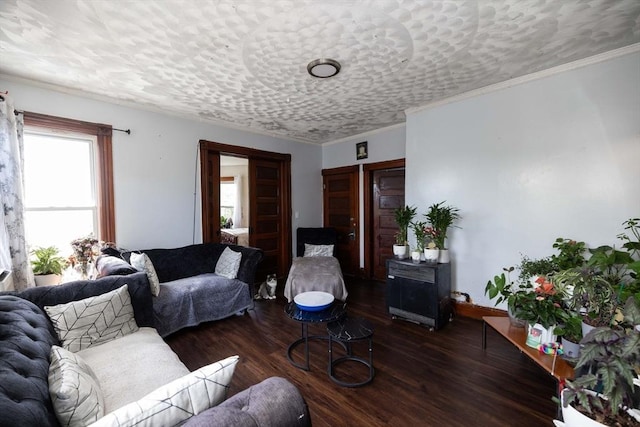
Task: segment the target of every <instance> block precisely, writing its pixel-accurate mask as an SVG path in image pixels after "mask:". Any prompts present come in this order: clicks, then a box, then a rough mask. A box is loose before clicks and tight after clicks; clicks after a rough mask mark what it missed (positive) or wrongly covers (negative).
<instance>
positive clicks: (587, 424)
mask: <svg viewBox="0 0 640 427" xmlns="http://www.w3.org/2000/svg"><path fill="white" fill-rule="evenodd" d="M565 390H566V389H565ZM565 390H562V393H561V394H560V400H561V402H562V419H563V420H564V426H565V427H602V426H605V427H606V425H605V424H602V423H599V422H597V421H596V420H594V419H593V418H591V417H589V416H588V415H585V414H583V413H582V412H580V411H578V410H577V409H576V408H574V407H573V406H571V405H566V407H565V404H564V392H565ZM587 393H589V394H591V395H596V393H595V392H593V391H589V390H587ZM636 411H637V410H636ZM627 412H628V413H629V415H630V416H632V417H633V418H635V419H636V420H637V421H638V422H640V415H639V414H637V412H635V413H634V410H629V411H627Z"/></svg>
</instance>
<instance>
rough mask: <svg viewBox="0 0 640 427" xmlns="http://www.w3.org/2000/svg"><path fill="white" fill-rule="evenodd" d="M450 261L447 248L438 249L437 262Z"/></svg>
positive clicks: (446, 262)
mask: <svg viewBox="0 0 640 427" xmlns="http://www.w3.org/2000/svg"><path fill="white" fill-rule="evenodd" d="M450 261H451V259H450V258H449V249H440V252H439V254H438V262H439V263H440V264H448V263H449V262H450Z"/></svg>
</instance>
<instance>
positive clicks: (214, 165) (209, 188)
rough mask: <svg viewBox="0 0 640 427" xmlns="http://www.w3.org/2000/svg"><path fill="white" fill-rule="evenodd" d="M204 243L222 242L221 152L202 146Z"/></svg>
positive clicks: (201, 184)
mask: <svg viewBox="0 0 640 427" xmlns="http://www.w3.org/2000/svg"><path fill="white" fill-rule="evenodd" d="M200 187H201V194H202V241H203V242H204V243H211V242H220V152H219V151H217V150H212V149H210V148H209V147H207V146H206V145H205V144H201V145H200Z"/></svg>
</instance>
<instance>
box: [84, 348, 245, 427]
mask: <svg viewBox="0 0 640 427" xmlns="http://www.w3.org/2000/svg"><path fill="white" fill-rule="evenodd" d="M237 363H238V356H231V357H228V358H226V359H224V360H220V361H219V362H216V363H212V364H211V365H207V366H205V367H203V368H200V369H198V370H197V371H193V372H191V373H190V374H188V375H185V376H184V377H182V378H179V379H177V380H175V381H172V382H170V383H169V384H167V385H165V386H162V387H160V388H158V389H156V390H154V391H152V392H151V393H149V394H148V395H146V396H145V397H143V398H142V399H140V400H138V401H136V402H132V403H130V404H128V405H125V406H123V407H122V408H119V409H116V410H115V411H113V412H110V413H109V414H107V415H105V416H104V417H102V418H101V419H99V420H98V421H97V422H96V423H94V424H92V427H99V426H119V427H126V426H149V427H153V426H174V425H177V424H180V423H181V422H183V421H185V420H187V419H189V418H191V417H192V416H194V415H197V414H199V413H200V412H202V411H205V410H206V409H208V408H211V407H213V406H216V405H217V404H219V403H220V402H222V401H223V400H224V399H225V398H226V395H227V389H228V388H229V383H230V382H231V377H232V376H233V372H234V370H235V369H236V364H237Z"/></svg>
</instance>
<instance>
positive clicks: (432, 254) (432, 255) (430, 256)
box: [424, 249, 440, 264]
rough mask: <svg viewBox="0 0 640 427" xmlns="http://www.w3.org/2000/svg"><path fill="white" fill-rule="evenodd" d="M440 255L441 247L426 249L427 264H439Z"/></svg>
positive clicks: (425, 258)
mask: <svg viewBox="0 0 640 427" xmlns="http://www.w3.org/2000/svg"><path fill="white" fill-rule="evenodd" d="M439 256H440V250H439V249H425V250H424V260H425V261H426V262H427V264H437V263H438V257H439Z"/></svg>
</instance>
